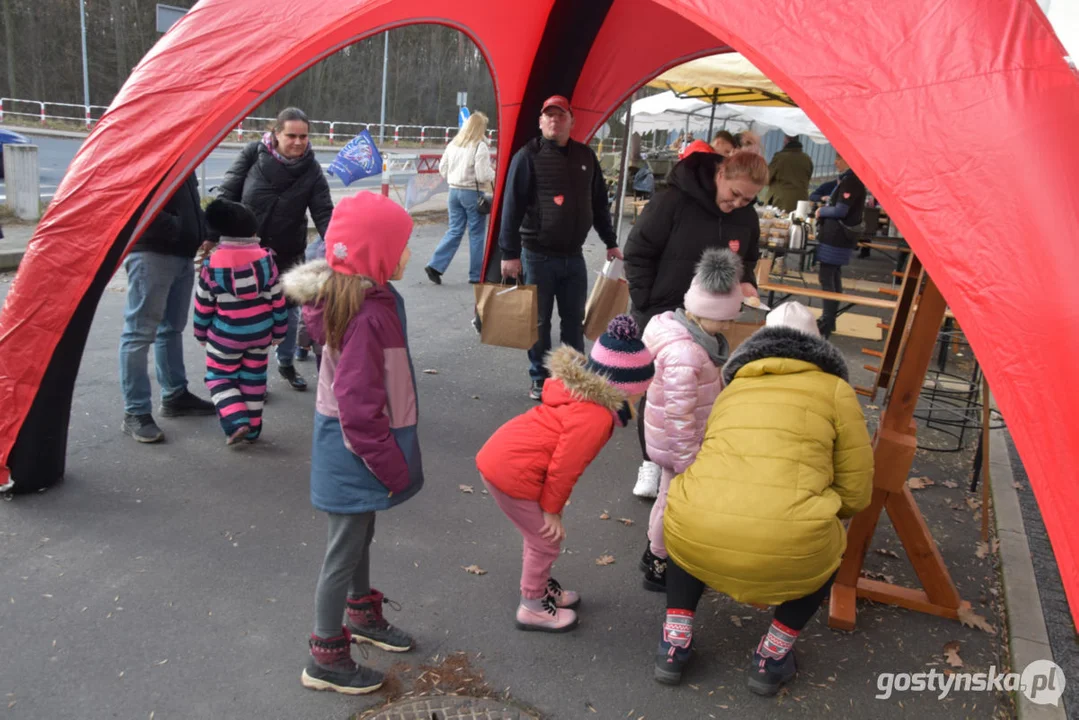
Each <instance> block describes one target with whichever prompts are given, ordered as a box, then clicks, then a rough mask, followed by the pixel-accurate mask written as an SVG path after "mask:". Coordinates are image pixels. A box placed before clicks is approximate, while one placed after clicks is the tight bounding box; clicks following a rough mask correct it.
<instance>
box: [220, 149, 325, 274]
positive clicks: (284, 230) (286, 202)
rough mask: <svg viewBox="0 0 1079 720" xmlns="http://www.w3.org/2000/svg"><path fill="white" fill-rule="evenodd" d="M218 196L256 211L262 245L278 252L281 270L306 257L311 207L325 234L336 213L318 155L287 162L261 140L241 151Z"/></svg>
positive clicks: (311, 154) (316, 225)
mask: <svg viewBox="0 0 1079 720" xmlns="http://www.w3.org/2000/svg"><path fill="white" fill-rule="evenodd" d="M218 196H219V197H223V198H225V199H227V200H232V201H233V202H242V203H243V204H244V205H246V206H247V207H248V208H250V209H251V211H252V212H254V213H255V218H256V219H257V220H258V228H259V237H260V238H262V246H263V247H265V248H268V249H270V250H273V251H274V253H276V255H277V257H276V262H277V267H278V269H279V270H280V271H281V272H284V271H285V270H287V269H289V268H290V267H292V266H293V265H296V264H298V263H300V262H302V261H303V253H304V250H305V249H306V248H307V210H308V209H310V210H311V219H312V220H314V221H315V228H316V229H317V230H318V232H319V234H320V235H322V236H323V237H325V236H326V228H327V227H329V225H330V217H331V216H332V215H333V200H331V199H330V186H329V183H327V182H326V175H325V173H323V172H322V166H321V165H319V163H318V160H317V159H316V158H315V154H314V153H313V152H310V151H308V153H307V155H305V156H304V157H303V158H301V159H300V160H299V161H298V162H296V163H293V164H291V165H286V164H285V163H283V162H281V161H280V160H278V159H277V158H275V157H274V156H273V154H272V153H271V152H270V149H269V148H267V147H266V145H264V144H263V143H262V141H260V140H256V141H255V142H252V143H249V144H248V145H247V147H245V148H244V149H243V150H241V151H240V156H239V157H238V158H236V162H234V163H232V167H230V168H229V169H228V172H226V173H225V180H224V182H222V183H221V187H220V189H219V190H218ZM214 239H216V238H214Z"/></svg>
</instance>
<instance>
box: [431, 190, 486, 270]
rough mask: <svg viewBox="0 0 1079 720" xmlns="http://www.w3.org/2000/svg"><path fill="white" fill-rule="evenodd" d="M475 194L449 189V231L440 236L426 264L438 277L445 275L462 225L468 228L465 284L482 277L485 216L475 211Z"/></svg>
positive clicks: (459, 236)
mask: <svg viewBox="0 0 1079 720" xmlns="http://www.w3.org/2000/svg"><path fill="white" fill-rule="evenodd" d="M479 196H480V193H479V191H478V190H462V189H461V188H450V196H449V200H448V201H447V205H448V206H449V211H450V229H449V230H447V231H446V234H445V235H443V236H442V240H440V241H439V243H438V247H436V248H435V254H434V255H432V256H431V262H429V263H427V265H428V267H432V268H434V269H435V270H437V271H438V272H440V273H445V272H446V268H448V267H449V266H450V261H451V260H453V256H454V255H455V254H456V253H457V248H458V247H460V245H461V239H462V238H463V237H464V236H465V224H466V223H467V224H468V280H469V282H474V283H478V282H480V279H481V276H482V275H483V251H484V250H485V249H486V245H487V216H486V215H483V214H481V213H480V211H479V210H477V209H476V201H477V200H478V199H479Z"/></svg>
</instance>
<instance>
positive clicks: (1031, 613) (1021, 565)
mask: <svg viewBox="0 0 1079 720" xmlns="http://www.w3.org/2000/svg"><path fill="white" fill-rule="evenodd" d="M1005 432H1006V431H1004V430H994V431H993V432H992V433H991V434H990V440H989V475H990V478H989V480H990V483H989V486H990V490H991V491H992V493H993V514H994V516H995V517H996V525H997V539H998V540H999V541H1000V572H1001V576H1002V579H1003V584H1004V604H1005V606H1006V608H1007V616H1008V617H1007V619H1008V644H1009V646H1010V649H1011V656H1012V672H1022V669H1023V668H1025V667H1026V666H1027V665H1029V664H1030V663H1032V662H1034V661H1035V660H1051V659H1053V649H1052V647H1051V646H1050V645H1049V633H1048V631H1047V630H1046V627H1045V615H1044V614H1043V612H1042V602H1041V596H1040V595H1039V593H1038V584H1037V580H1036V579H1035V577H1034V563H1033V562H1032V561H1031V559H1030V545H1029V543H1028V542H1027V533H1026V526H1025V525H1024V524H1023V513H1022V510H1021V509H1020V507H1019V495H1018V493H1016V491H1015V488H1014V487H1013V486H1012V482H1013V478H1012V465H1011V460H1010V458H1009V457H1008V445H1007V442H1006V441H1005V439H1004V433H1005ZM1015 704H1016V711H1017V714H1018V717H1019V718H1020V720H1067V718H1066V716H1065V714H1064V706H1063V703H1060V705H1057V706H1053V705H1036V704H1034V703H1033V702H1031V701H1030V700H1029V699H1028V698H1027V696H1026V695H1025V694H1023V693H1022V692H1018V693H1016V694H1015Z"/></svg>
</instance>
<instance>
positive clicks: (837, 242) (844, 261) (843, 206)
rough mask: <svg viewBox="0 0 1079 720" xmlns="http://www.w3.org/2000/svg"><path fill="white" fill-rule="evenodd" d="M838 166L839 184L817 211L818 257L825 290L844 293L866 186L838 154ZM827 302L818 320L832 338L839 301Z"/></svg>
mask: <svg viewBox="0 0 1079 720" xmlns="http://www.w3.org/2000/svg"><path fill="white" fill-rule="evenodd" d="M835 169H836V170H837V171H838V172H839V178H838V179H837V180H836V187H835V189H833V190H832V191H831V193H830V195H829V196H828V201H827V204H826V205H825V206H824V207H822V208H820V209H818V210H817V242H818V243H819V245H818V246H817V260H819V261H820V274H819V277H820V287H821V290H827V291H828V292H834V293H841V292H843V278H842V270H843V266H844V265H849V264H850V256H851V251H852V250H853V249H854V246H855V245H856V244H857V234H858V232H859V230H858V228H859V227H860V226H861V224H862V215H863V213H864V211H865V185H864V184H863V183H862V181H861V180H859V179H858V176H856V175H855V174H854V172H853V171H851V169H850V165H848V164H847V161H846V160H844V159H843V158H841V157H839V156H838V155H836V156H835ZM819 190H820V188H818V191H819ZM863 229H864V228H863ZM823 305H824V312H823V313H822V314H821V316H820V320H819V321H818V322H817V329H819V330H820V334H821V335H823V336H824V337H825V338H828V337H830V336H831V334H832V333H834V332H835V322H836V316H837V314H838V312H839V301H837V300H825V301H824V303H823Z"/></svg>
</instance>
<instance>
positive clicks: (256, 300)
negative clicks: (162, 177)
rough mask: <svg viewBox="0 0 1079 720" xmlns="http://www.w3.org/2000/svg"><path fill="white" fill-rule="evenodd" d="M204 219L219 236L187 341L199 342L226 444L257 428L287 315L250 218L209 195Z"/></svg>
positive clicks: (235, 206) (252, 436)
mask: <svg viewBox="0 0 1079 720" xmlns="http://www.w3.org/2000/svg"><path fill="white" fill-rule="evenodd" d="M206 220H207V222H208V223H209V224H210V226H211V227H212V228H213V229H214V230H216V231H217V232H219V233H220V234H221V242H220V244H219V245H218V246H217V248H216V249H215V250H214V252H213V253H212V254H211V255H210V257H208V258H207V259H206V260H205V261H204V262H203V265H202V270H201V272H200V273H199V283H198V289H197V290H196V291H195V319H194V323H193V325H194V328H195V339H197V340H198V341H199V343H201V344H202V345H205V346H206V387H207V388H209V390H210V399H211V400H213V403H214V405H215V406H216V407H217V415H218V418H219V419H220V421H221V427H222V429H223V430H224V431H225V436H226V437H227V438H228V440H227V444H228V445H235V444H236V443H237V442H239V441H240V440H247V441H249V442H253V441H255V440H256V439H258V436H259V435H260V434H261V432H262V404H263V401H264V400H265V397H266V366H267V364H268V362H269V350H270V346H271V345H277V344H278V343H280V342H281V340H282V339H283V338H284V337H285V331H286V329H287V327H288V314H287V312H286V311H285V297H284V294H283V293H282V290H281V283H280V281H279V277H278V272H277V265H276V264H275V263H274V260H273V255H272V254H271V253H270V251H269V250H266V249H264V248H262V247H260V246H259V239H258V237H256V236H255V235H256V233H257V231H258V225H257V222H256V220H255V216H254V215H253V214H252V213H251V211H250V210H248V209H247V208H246V207H244V206H243V205H241V204H240V203H234V202H230V201H228V200H215V201H213V202H212V203H210V205H209V206H208V207H207V208H206Z"/></svg>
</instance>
